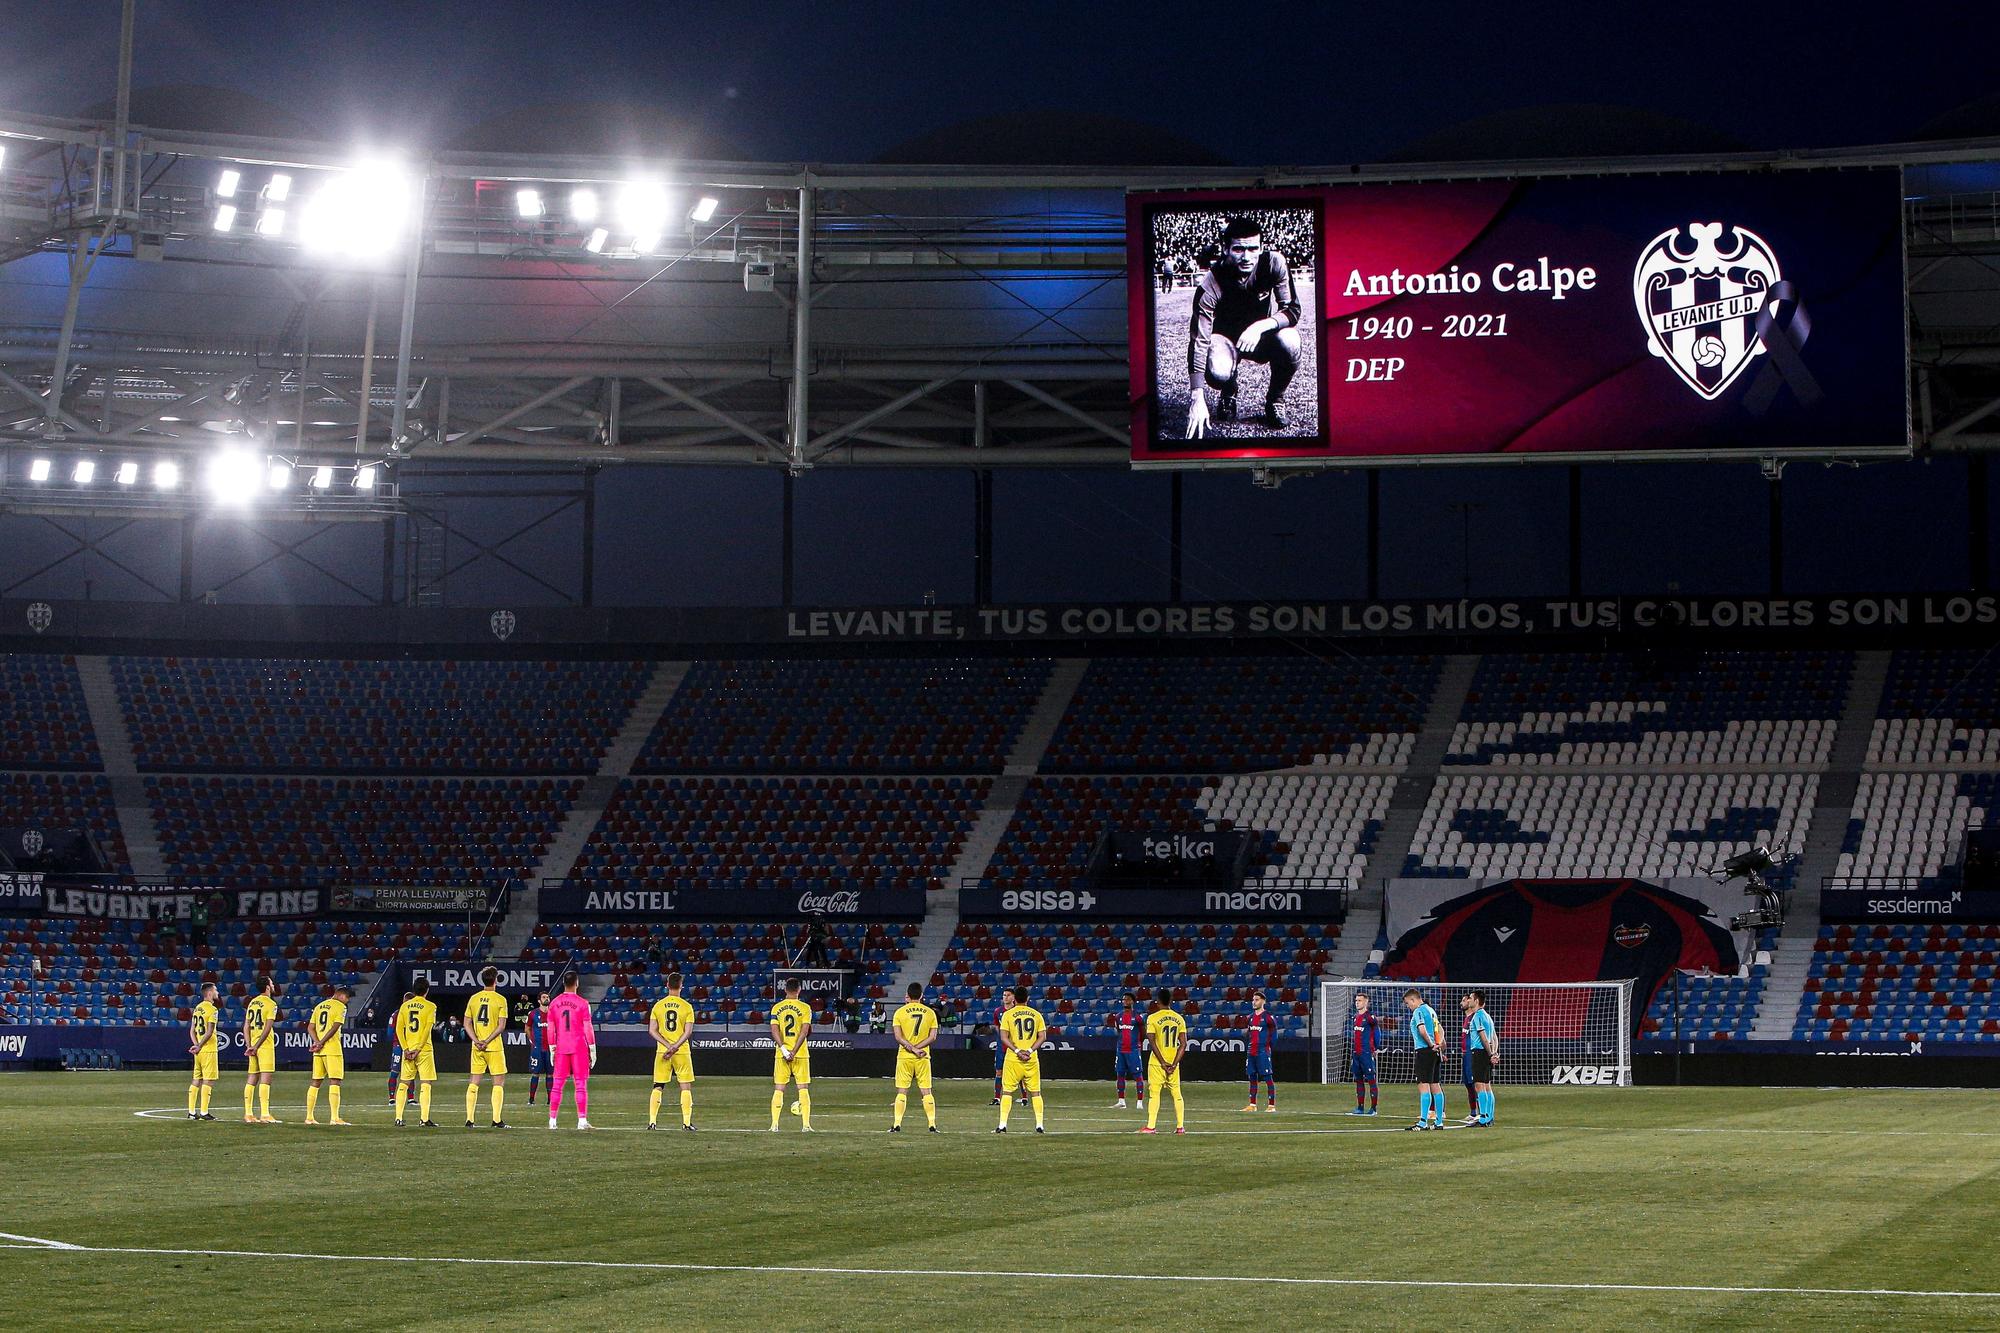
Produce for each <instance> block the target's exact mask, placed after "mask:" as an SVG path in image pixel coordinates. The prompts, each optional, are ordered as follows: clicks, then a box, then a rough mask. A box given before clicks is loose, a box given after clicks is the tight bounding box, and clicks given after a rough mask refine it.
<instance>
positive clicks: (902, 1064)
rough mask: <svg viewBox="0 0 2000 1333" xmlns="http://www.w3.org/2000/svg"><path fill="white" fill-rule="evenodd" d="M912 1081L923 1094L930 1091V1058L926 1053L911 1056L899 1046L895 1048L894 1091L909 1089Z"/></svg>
mask: <svg viewBox="0 0 2000 1333" xmlns="http://www.w3.org/2000/svg"><path fill="white" fill-rule="evenodd" d="M912 1079H914V1080H916V1084H917V1086H918V1087H919V1088H921V1089H923V1090H924V1091H925V1092H929V1091H930V1090H931V1057H930V1055H929V1054H928V1053H926V1054H924V1055H911V1054H910V1053H909V1052H908V1051H906V1050H904V1049H903V1048H902V1047H900V1046H899V1047H897V1048H896V1091H898V1092H901V1091H902V1090H903V1089H904V1088H907V1087H909V1086H910V1081H911V1080H912Z"/></svg>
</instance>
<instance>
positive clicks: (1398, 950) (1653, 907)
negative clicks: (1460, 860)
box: [1382, 878, 1748, 1013]
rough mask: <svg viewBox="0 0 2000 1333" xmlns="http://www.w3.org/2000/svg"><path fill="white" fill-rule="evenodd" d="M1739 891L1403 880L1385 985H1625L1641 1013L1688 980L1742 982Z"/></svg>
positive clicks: (1697, 886) (1391, 890) (1698, 886)
mask: <svg viewBox="0 0 2000 1333" xmlns="http://www.w3.org/2000/svg"><path fill="white" fill-rule="evenodd" d="M1747 902H1748V900H1747V899H1746V898H1745V897H1744V896H1743V892H1742V889H1741V887H1740V886H1737V885H1721V884H1717V883H1716V882H1715V881H1713V880H1708V879H1692V878H1675V879H1670V880H1666V881H1663V882H1661V883H1657V884H1655V883H1649V882H1647V881H1644V880H1636V879H1505V880H1488V881H1473V880H1463V879H1395V880H1391V881H1390V882H1389V887H1388V892H1387V895H1386V898H1385V901H1384V903H1383V913H1384V916H1385V918H1386V924H1387V926H1388V934H1389V952H1388V954H1387V955H1386V956H1385V957H1384V958H1383V960H1382V975H1383V976H1384V977H1389V978H1394V979H1397V980H1413V981H1414V980H1430V979H1436V980H1438V981H1455V982H1474V983H1477V982H1482V981H1512V982H1556V981H1625V980H1628V979H1629V980H1631V981H1633V982H1634V983H1636V984H1635V986H1634V990H1635V994H1634V997H1633V1004H1634V1005H1635V1013H1643V1012H1644V1011H1645V1008H1646V1005H1647V1004H1648V1003H1650V1002H1651V1000H1652V998H1653V992H1654V991H1656V990H1658V989H1659V986H1660V983H1661V982H1662V981H1664V980H1665V979H1666V978H1667V977H1668V976H1669V975H1670V974H1671V973H1673V972H1675V971H1677V970H1680V971H1690V972H1714V973H1722V974H1734V973H1735V971H1736V969H1737V966H1738V961H1739V960H1738V955H1737V950H1736V941H1735V938H1734V937H1733V936H1732V935H1731V934H1730V932H1729V925H1728V923H1729V918H1730V916H1731V915H1732V914H1734V913H1736V912H1739V911H1741V910H1743V909H1744V907H1745V906H1746V905H1747Z"/></svg>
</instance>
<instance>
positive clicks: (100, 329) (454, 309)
mask: <svg viewBox="0 0 2000 1333" xmlns="http://www.w3.org/2000/svg"><path fill="white" fill-rule="evenodd" d="M0 146H4V148H5V157H4V160H3V161H0V449H4V448H5V447H6V446H7V445H9V444H14V445H20V446H30V445H32V446H36V447H48V446H49V445H50V444H51V443H68V444H73V445H75V446H78V447H86V448H87V447H102V446H115V447H117V448H120V449H125V450H159V451H165V452H168V453H180V454H187V453H189V452H191V451H193V450H196V449H208V448H212V447H213V446H214V445H215V444H216V442H217V441H218V440H224V441H226V440H230V439H236V440H240V441H242V442H244V443H245V444H246V445H249V446H252V447H257V448H262V449H264V450H267V451H270V452H274V453H282V454H284V455H286V456H288V457H291V458H293V459H295V460H297V461H301V462H306V461H316V462H333V463H336V464H341V463H344V464H347V465H353V464H355V463H357V462H359V461H372V460H383V459H387V460H398V459H409V460H417V461H423V460H433V459H434V460H482V461H485V460H500V461H511V462H518V463H525V464H530V465H538V466H539V465H578V464H584V465H589V464H609V463H617V462H633V461H647V462H674V463H689V464H755V465H770V466H774V467H783V468H789V469H792V470H801V469H804V468H809V467H828V466H867V465H896V466H924V465H942V466H974V467H1003V466H1014V465H1029V466H1062V467H1068V466H1124V465H1125V464H1126V462H1127V456H1128V455H1127V450H1128V444H1127V440H1128V421H1129V416H1128V403H1127V394H1128V389H1127V379H1126V355H1127V353H1126V333H1125V325H1126V295H1125V234H1124V233H1125V226H1124V211H1123V196H1124V194H1125V192H1126V191H1128V190H1130V189H1134V188H1168V187H1173V188H1181V187H1187V188H1230V187H1234V188H1241V187H1246V186H1254V185H1273V186H1276V185H1284V184H1303V183H1326V182H1346V181H1369V180H1436V179H1453V178H1472V177H1489V178H1490V177H1505V176H1525V175H1598V174H1602V175H1624V174H1633V173H1656V172H1674V171H1686V170H1722V171H1744V172H1768V171H1791V170H1802V169H1838V168H1841V167H1851V166H1862V165H1880V164H1894V165H1900V166H1902V167H1903V168H1904V169H1905V180H1906V191H1905V193H1906V195H1907V197H1908V202H1907V205H1906V207H1907V210H1908V212H1907V253H1908V298H1909V299H1908V308H1909V316H1910V326H1909V340H1910V348H1911V356H1912V362H1913V366H1914V375H1915V385H1914V394H1913V397H1914V401H1915V403H1916V404H1917V407H1916V414H1917V421H1916V434H1917V441H1918V447H1919V448H1920V449H1922V448H1978V449H1991V448H1996V447H2000V426H1996V424H1995V423H2000V288H1996V285H1995V284H1994V283H1993V281H1992V274H1993V272H1994V269H1995V267H1996V263H2000V139H1978V140H1958V141H1950V142H1932V143H1922V144H1908V145H1891V146H1885V147H1877V148H1867V149H1853V150H1837V151H1811V152H1794V153H1782V154H1771V153H1748V152H1712V153H1705V154H1698V155H1681V156H1647V157H1616V158H1607V157H1589V158H1563V159H1539V160H1513V161H1493V160H1486V161H1479V162H1457V163H1434V162H1433V163H1396V164H1385V165H1379V166H1323V167H1264V168H1226V167H1210V166H1133V167H1119V168H1107V167H1086V166H1079V167H1039V168H1036V167H990V166H978V167H940V166H925V165H920V164H875V165H863V166H821V165H812V164H800V163H777V164H773V163H743V162H689V161H671V160H664V159H663V160H658V161H644V160H631V159H621V158H612V157H565V156H549V155H528V154H518V153H500V152H487V151H462V150H461V151H443V152H438V153H436V154H433V155H430V156H427V157H424V158H421V159H412V160H408V161H405V162H401V163H398V164H396V165H395V167H394V171H395V172H396V173H397V174H396V175H394V176H393V177H389V176H380V175H377V176H373V177H367V179H370V180H375V181H378V182H379V181H387V182H388V185H386V186H385V187H383V188H382V189H381V190H378V191H376V192H374V193H371V192H369V191H368V190H360V191H358V192H350V194H351V197H349V198H348V199H347V200H346V203H345V206H344V211H341V212H339V213H338V214H336V215H332V216H329V217H322V218H320V219H319V226H318V231H319V236H318V239H319V240H320V241H322V242H324V243H325V245H326V248H328V249H330V250H332V251H334V252H335V253H333V254H321V253H314V252H313V251H312V249H311V248H310V247H309V246H308V245H306V244H304V243H302V239H301V237H302V233H304V232H309V231H310V229H311V226H312V220H311V218H310V217H309V213H310V209H311V200H312V199H313V197H314V195H315V193H316V192H318V191H320V190H321V189H322V187H324V186H325V185H326V184H327V183H328V182H330V181H333V180H335V179H336V178H340V179H356V180H360V179H362V178H363V177H364V176H365V175H366V173H363V172H358V171H356V170H355V169H356V167H357V163H358V162H359V161H360V160H361V159H360V158H359V157H358V156H357V154H356V152H355V151H354V150H353V149H351V148H349V147H346V146H339V145H332V144H328V143H324V142H314V141H307V140H293V139H271V138H251V137H245V136H239V135H231V134H222V133H199V132H188V131H174V130H155V129H148V128H145V127H143V126H132V127H129V129H128V131H127V132H125V133H122V134H121V132H120V129H119V127H118V125H117V124H115V123H112V122H109V121H105V120H83V119H50V118H37V117H30V116H24V115H6V114H0ZM634 182H637V183H638V184H637V185H636V186H635V185H634V184H633V183H634ZM524 192H530V193H526V194H524ZM307 239H311V237H310V236H308V237H307ZM367 239H375V240H378V241H386V243H385V244H383V245H382V246H381V251H382V252H381V253H378V254H376V255H373V256H372V257H361V256H359V255H357V254H355V253H351V252H352V251H355V250H357V249H358V248H359V245H358V242H360V241H362V240H367ZM364 405H365V409H364Z"/></svg>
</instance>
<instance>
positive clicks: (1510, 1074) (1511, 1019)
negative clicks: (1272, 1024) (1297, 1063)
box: [1318, 978, 1632, 1087]
mask: <svg viewBox="0 0 2000 1333" xmlns="http://www.w3.org/2000/svg"><path fill="white" fill-rule="evenodd" d="M1412 988H1414V989H1415V990H1417V991H1419V992H1421V993H1422V995H1423V997H1424V999H1425V1001H1426V1002H1428V1003H1429V1004H1430V1006H1431V1008H1433V1009H1435V1010H1437V1015H1438V1022H1439V1023H1440V1024H1441V1025H1442V1026H1443V1028H1444V1031H1445V1061H1444V1081H1445V1082H1446V1083H1457V1082H1460V1081H1461V1080H1462V1079H1463V1077H1464V1074H1463V1071H1464V1063H1463V1062H1464V1058H1465V1037H1464V1031H1465V1020H1464V1017H1463V1016H1462V1015H1461V1013H1460V1012H1459V1001H1460V999H1462V998H1463V997H1464V996H1465V994H1466V992H1468V991H1478V992H1480V994H1481V995H1482V996H1483V997H1484V999H1485V1004H1486V1012H1487V1014H1488V1015H1490V1016H1491V1017H1492V1019H1493V1030H1494V1033H1495V1035H1496V1036H1498V1038H1499V1040H1500V1063H1499V1064H1498V1066H1496V1067H1495V1068H1494V1070H1493V1081H1494V1082H1495V1083H1516V1084H1533V1083H1541V1084H1550V1083H1558V1084H1576V1085H1585V1086H1606V1087H1629V1086H1631V1083H1632V983H1631V982H1630V981H1574V982H1569V981H1565V982H1544V983H1531V982H1488V983H1486V984H1484V985H1475V984H1472V983H1465V984H1459V983H1455V982H1454V983H1449V984H1447V983H1444V982H1415V983H1413V982H1407V981H1386V980H1382V979H1379V978H1378V979H1376V980H1372V981H1346V980H1340V981H1336V980H1332V979H1330V978H1328V979H1322V980H1321V981H1320V984H1319V1014H1318V1019H1319V1032H1320V1038H1319V1040H1320V1082H1322V1083H1347V1082H1350V1081H1352V1078H1353V1072H1352V1069H1351V1068H1350V1057H1351V1056H1352V1055H1353V1052H1354V1041H1353V1030H1354V1000H1355V997H1356V996H1357V995H1366V996H1367V997H1368V1010H1369V1012H1370V1013H1372V1014H1374V1015H1375V1016H1376V1018H1377V1019H1378V1020H1379V1021H1380V1023H1381V1027H1382V1047H1381V1049H1380V1050H1379V1051H1378V1052H1377V1053H1376V1056H1375V1073H1376V1078H1377V1080H1378V1081H1379V1082H1382V1083H1412V1082H1415V1081H1416V1052H1415V1050H1414V1048H1413V1047H1412V1045H1411V1042H1410V1015H1409V1012H1408V1011H1407V1010H1406V1009H1404V1008H1403V992H1405V991H1407V990H1410V989H1412Z"/></svg>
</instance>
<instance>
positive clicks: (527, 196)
mask: <svg viewBox="0 0 2000 1333" xmlns="http://www.w3.org/2000/svg"><path fill="white" fill-rule="evenodd" d="M547 211H548V210H547V209H545V208H544V207H543V206H542V192H541V191H540V190H516V191H515V192H514V212H515V214H516V215H517V216H519V217H524V218H538V217H540V216H541V215H542V214H543V213H545V212H547Z"/></svg>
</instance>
